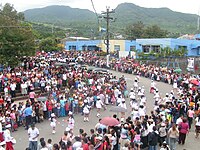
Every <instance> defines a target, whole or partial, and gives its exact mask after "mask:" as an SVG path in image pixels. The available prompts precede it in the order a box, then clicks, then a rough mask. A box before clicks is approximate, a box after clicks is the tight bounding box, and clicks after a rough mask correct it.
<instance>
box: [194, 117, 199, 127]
mask: <svg viewBox="0 0 200 150" xmlns="http://www.w3.org/2000/svg"><path fill="white" fill-rule="evenodd" d="M195 121H196V124H195V125H196V126H200V119H199V117H197V118H196V119H195Z"/></svg>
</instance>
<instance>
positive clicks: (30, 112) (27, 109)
mask: <svg viewBox="0 0 200 150" xmlns="http://www.w3.org/2000/svg"><path fill="white" fill-rule="evenodd" d="M32 112H33V111H32V108H31V107H27V108H26V109H25V110H24V115H25V117H27V116H30V115H32Z"/></svg>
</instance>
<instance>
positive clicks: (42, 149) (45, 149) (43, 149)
mask: <svg viewBox="0 0 200 150" xmlns="http://www.w3.org/2000/svg"><path fill="white" fill-rule="evenodd" d="M40 150H49V149H48V148H47V147H44V148H41V149H40Z"/></svg>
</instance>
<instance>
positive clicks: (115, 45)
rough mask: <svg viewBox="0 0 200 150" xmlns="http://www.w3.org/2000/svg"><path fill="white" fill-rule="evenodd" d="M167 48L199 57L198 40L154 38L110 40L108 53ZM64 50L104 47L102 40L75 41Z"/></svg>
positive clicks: (103, 48)
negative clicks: (184, 50)
mask: <svg viewBox="0 0 200 150" xmlns="http://www.w3.org/2000/svg"><path fill="white" fill-rule="evenodd" d="M165 47H169V48H171V49H172V50H174V49H180V48H183V49H186V50H187V51H188V54H187V56H200V40H196V39H194V40H189V39H174V38H156V39H136V40H131V41H130V40H110V52H114V51H133V50H137V51H138V52H144V53H150V52H152V51H153V52H155V53H159V52H160V50H161V48H165ZM65 49H66V50H103V51H106V45H105V44H104V41H103V40H89V39H86V40H85V39H76V40H75V41H66V44H65Z"/></svg>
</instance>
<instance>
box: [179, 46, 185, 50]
mask: <svg viewBox="0 0 200 150" xmlns="http://www.w3.org/2000/svg"><path fill="white" fill-rule="evenodd" d="M178 49H184V50H187V46H178Z"/></svg>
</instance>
